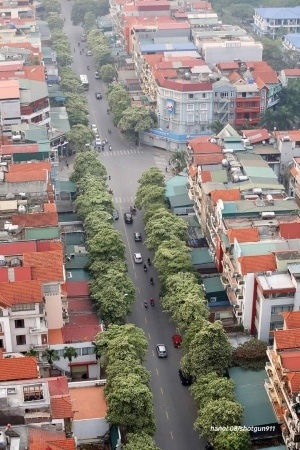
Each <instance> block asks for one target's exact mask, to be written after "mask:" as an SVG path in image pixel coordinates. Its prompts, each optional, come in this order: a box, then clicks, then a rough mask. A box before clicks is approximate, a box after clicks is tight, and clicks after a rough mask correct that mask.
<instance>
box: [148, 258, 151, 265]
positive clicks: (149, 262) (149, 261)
mask: <svg viewBox="0 0 300 450" xmlns="http://www.w3.org/2000/svg"><path fill="white" fill-rule="evenodd" d="M147 263H148V266H151V260H150V258H148V259H147Z"/></svg>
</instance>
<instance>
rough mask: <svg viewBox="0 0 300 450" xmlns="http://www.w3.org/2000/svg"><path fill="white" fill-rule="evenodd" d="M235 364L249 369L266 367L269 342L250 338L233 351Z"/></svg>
mask: <svg viewBox="0 0 300 450" xmlns="http://www.w3.org/2000/svg"><path fill="white" fill-rule="evenodd" d="M233 359H234V362H235V364H237V365H238V366H240V367H243V368H244V369H248V370H262V369H264V367H265V365H266V362H267V360H268V358H267V344H266V343H265V342H262V341H260V340H259V339H255V338H253V339H250V341H246V342H244V344H241V345H239V346H238V347H237V348H236V349H235V350H234V351H233Z"/></svg>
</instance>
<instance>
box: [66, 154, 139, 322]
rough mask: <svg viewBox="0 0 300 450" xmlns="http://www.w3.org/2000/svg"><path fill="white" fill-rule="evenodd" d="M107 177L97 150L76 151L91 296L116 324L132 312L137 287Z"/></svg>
mask: <svg viewBox="0 0 300 450" xmlns="http://www.w3.org/2000/svg"><path fill="white" fill-rule="evenodd" d="M106 179H107V174H106V169H105V167H104V166H103V165H102V164H101V163H100V161H99V159H98V155H97V153H96V152H95V151H86V152H85V153H78V154H77V156H76V158H75V164H74V172H73V174H72V176H71V180H72V181H73V182H74V183H75V184H76V187H77V198H76V200H75V207H76V211H77V214H78V216H79V217H80V219H82V221H83V222H84V227H85V231H86V236H87V248H88V252H89V261H90V262H89V270H90V273H91V275H92V281H91V283H90V290H91V297H92V299H93V301H94V303H95V306H96V309H97V312H98V314H99V315H100V316H101V317H103V319H104V322H105V323H106V324H110V323H114V324H116V323H122V321H123V318H124V317H125V316H127V315H128V314H129V313H130V311H131V306H132V303H133V302H134V298H135V288H134V285H133V283H132V281H131V279H130V278H129V276H128V274H127V268H126V265H125V247H124V244H123V241H122V239H121V235H120V233H119V232H118V231H117V230H115V229H114V228H113V225H112V223H113V218H112V213H113V210H114V205H113V201H112V196H111V195H110V194H109V193H108V191H107V186H106Z"/></svg>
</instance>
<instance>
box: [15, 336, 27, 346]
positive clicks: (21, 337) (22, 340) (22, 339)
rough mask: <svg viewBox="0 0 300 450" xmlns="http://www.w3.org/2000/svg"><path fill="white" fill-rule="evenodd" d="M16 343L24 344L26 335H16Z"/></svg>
mask: <svg viewBox="0 0 300 450" xmlns="http://www.w3.org/2000/svg"><path fill="white" fill-rule="evenodd" d="M16 342H17V345H25V344H26V336H25V334H20V335H19V336H16Z"/></svg>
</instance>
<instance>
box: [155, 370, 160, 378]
mask: <svg viewBox="0 0 300 450" xmlns="http://www.w3.org/2000/svg"><path fill="white" fill-rule="evenodd" d="M155 370H156V375H157V376H158V375H159V371H158V369H157V368H156V369H155Z"/></svg>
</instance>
